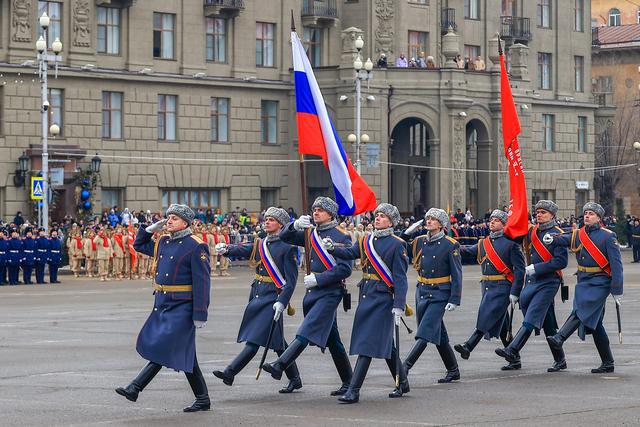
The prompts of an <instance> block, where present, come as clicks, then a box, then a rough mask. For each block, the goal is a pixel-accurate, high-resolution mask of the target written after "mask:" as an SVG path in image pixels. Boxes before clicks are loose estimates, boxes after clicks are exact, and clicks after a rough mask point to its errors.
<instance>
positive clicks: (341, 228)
mask: <svg viewBox="0 0 640 427" xmlns="http://www.w3.org/2000/svg"><path fill="white" fill-rule="evenodd" d="M336 230H338V231H339V232H341V233H342V234H349V232H348V231H347V230H346V229H344V228H343V227H342V226H340V225H339V226H337V227H336Z"/></svg>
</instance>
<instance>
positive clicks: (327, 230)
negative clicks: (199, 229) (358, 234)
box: [262, 197, 352, 396]
mask: <svg viewBox="0 0 640 427" xmlns="http://www.w3.org/2000/svg"><path fill="white" fill-rule="evenodd" d="M312 209H313V221H314V222H315V224H316V226H315V227H312V226H311V217H310V216H309V215H302V216H300V217H299V218H298V219H297V220H295V222H294V223H293V224H289V226H287V227H284V229H283V230H282V231H281V232H280V238H281V239H282V240H283V241H284V242H285V243H290V244H293V245H296V246H305V244H307V243H306V242H309V244H308V246H307V248H308V249H309V250H310V254H309V257H308V259H309V258H310V259H311V263H310V264H311V265H310V270H311V274H308V275H306V276H304V287H305V289H306V293H305V295H304V300H303V302H302V308H303V311H304V320H303V321H302V324H301V325H300V327H299V328H298V331H297V333H296V338H295V339H294V340H293V342H292V343H291V345H290V346H289V347H288V348H287V349H286V350H285V352H284V353H282V355H281V356H280V357H278V359H277V360H276V361H274V362H273V363H265V364H264V365H263V366H262V367H263V369H264V370H265V371H267V372H269V373H270V374H271V376H272V377H273V378H275V379H276V380H279V379H280V378H281V377H282V372H283V371H284V370H285V369H286V368H287V367H289V365H291V364H292V363H293V362H294V361H295V360H296V359H297V358H298V356H300V354H302V352H303V351H304V349H305V348H306V347H307V345H308V344H309V343H311V344H313V345H316V346H318V347H320V348H321V349H322V350H324V348H325V347H329V352H330V353H331V357H332V359H333V362H334V364H335V365H336V369H337V370H338V375H339V376H340V379H341V380H342V385H341V386H340V388H338V389H337V390H334V391H332V392H331V396H341V395H343V394H344V393H346V391H347V389H348V388H349V383H350V382H351V375H352V370H351V362H349V356H348V355H347V352H346V350H345V348H344V344H342V340H341V339H340V332H339V331H338V322H337V320H336V317H337V313H336V311H337V309H338V305H339V304H340V301H342V300H343V298H344V297H346V296H347V295H346V289H345V285H344V280H345V279H346V278H347V277H349V276H350V275H351V264H350V262H349V261H347V260H336V259H335V258H334V257H333V255H331V254H329V253H328V251H327V250H326V249H324V247H323V246H322V244H321V242H322V239H324V238H326V237H329V238H331V240H333V241H334V242H335V243H338V244H343V245H349V246H350V245H351V239H350V238H349V235H348V233H347V232H346V231H345V230H340V229H338V228H337V225H338V222H337V221H336V216H337V215H338V204H337V203H336V202H334V201H333V200H331V199H330V198H328V197H318V198H317V199H316V200H315V201H314V202H313V205H312Z"/></svg>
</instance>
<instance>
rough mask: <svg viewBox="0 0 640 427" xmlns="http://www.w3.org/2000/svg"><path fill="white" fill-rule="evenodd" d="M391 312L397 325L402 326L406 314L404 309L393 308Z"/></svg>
mask: <svg viewBox="0 0 640 427" xmlns="http://www.w3.org/2000/svg"><path fill="white" fill-rule="evenodd" d="M391 312H392V313H393V320H394V321H395V323H396V325H398V326H400V323H401V322H402V320H401V319H402V315H403V314H404V309H403V308H393V309H391Z"/></svg>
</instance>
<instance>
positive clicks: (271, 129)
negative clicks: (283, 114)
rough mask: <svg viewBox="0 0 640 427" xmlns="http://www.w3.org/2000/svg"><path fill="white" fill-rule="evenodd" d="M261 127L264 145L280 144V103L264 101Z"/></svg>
mask: <svg viewBox="0 0 640 427" xmlns="http://www.w3.org/2000/svg"><path fill="white" fill-rule="evenodd" d="M261 111H262V112H261V126H260V131H261V134H262V139H261V141H262V143H263V144H276V143H277V142H278V101H262V108H261Z"/></svg>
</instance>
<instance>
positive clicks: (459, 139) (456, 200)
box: [452, 119, 467, 209]
mask: <svg viewBox="0 0 640 427" xmlns="http://www.w3.org/2000/svg"><path fill="white" fill-rule="evenodd" d="M454 120H455V123H454V125H453V134H454V136H453V141H454V144H453V168H454V171H453V206H452V208H454V209H457V208H460V209H465V206H464V191H465V186H464V184H465V175H466V172H465V171H463V169H464V161H465V158H466V154H467V153H466V152H465V143H464V137H463V133H464V131H465V126H464V123H463V122H462V120H460V119H454Z"/></svg>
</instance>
